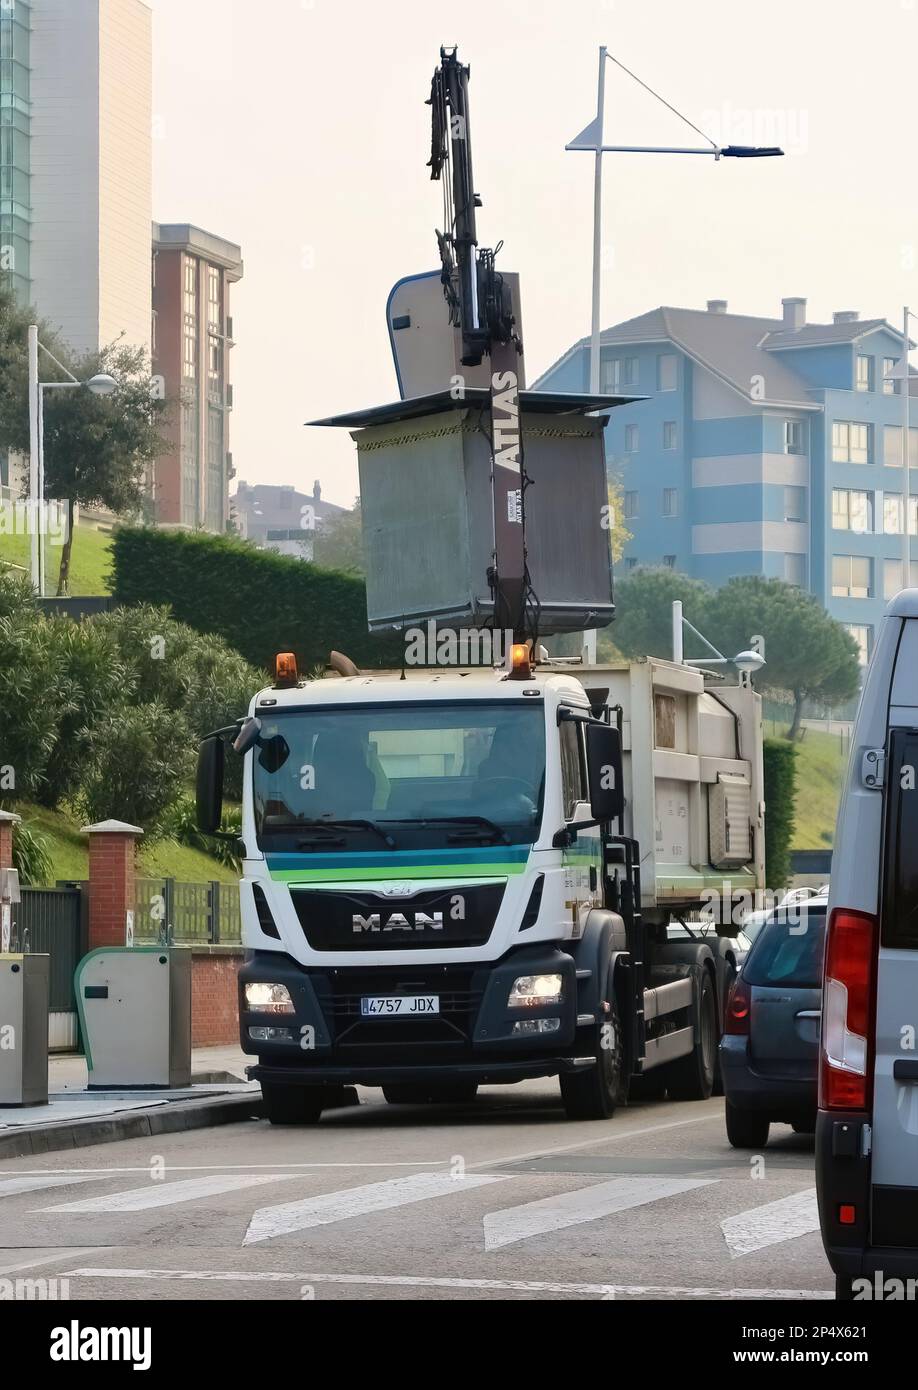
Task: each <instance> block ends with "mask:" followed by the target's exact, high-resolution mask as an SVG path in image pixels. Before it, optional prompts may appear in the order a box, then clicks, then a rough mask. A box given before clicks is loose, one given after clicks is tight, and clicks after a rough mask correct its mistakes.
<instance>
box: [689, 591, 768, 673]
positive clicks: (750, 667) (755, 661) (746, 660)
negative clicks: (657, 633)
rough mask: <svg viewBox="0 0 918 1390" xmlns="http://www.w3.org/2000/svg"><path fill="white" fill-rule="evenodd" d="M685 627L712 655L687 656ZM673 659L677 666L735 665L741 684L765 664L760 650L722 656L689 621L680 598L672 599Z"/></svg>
mask: <svg viewBox="0 0 918 1390" xmlns="http://www.w3.org/2000/svg"><path fill="white" fill-rule="evenodd" d="M686 628H688V630H689V632H693V633H694V634H695V636H696V637H697V638H698V639H699V641H701V642H703V643H704V645H705V646H706V647H707V649H708V651H709V652H713V653H714V655H713V656H693V657H687V656H686V655H685V647H684V640H683V639H684V634H685V629H686ZM752 640H753V642H754V641H755V640H756V639H755V638H754V637H753V639H752ZM673 661H674V662H675V664H676V665H677V666H699V667H704V666H735V667H736V669H737V671H739V673H740V684H741V685H748V684H749V682H750V681H751V679H752V677H753V676H754V675H755V673H756V671H761V669H762V667H763V666H764V665H765V658H764V656H762V654H761V652H756V651H752V650H749V651H744V652H737V654H736V656H724V654H723V652H721V651H718V650H717V648H716V647H715V646H714V643H713V642H709V641H708V639H707V638H706V637H705V635H704V633H703V632H699V631H698V629H697V627H695V626H694V625H693V624H692V623H690V622H689V620H688V618H687V617H686V616H685V614H684V613H683V611H682V600H681V599H673Z"/></svg>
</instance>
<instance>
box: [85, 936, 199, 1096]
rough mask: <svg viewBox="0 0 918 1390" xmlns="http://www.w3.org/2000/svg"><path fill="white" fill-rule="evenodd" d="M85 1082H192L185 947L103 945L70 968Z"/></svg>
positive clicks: (116, 1085)
mask: <svg viewBox="0 0 918 1390" xmlns="http://www.w3.org/2000/svg"><path fill="white" fill-rule="evenodd" d="M74 985H75V989H76V997H77V1008H78V1009H79V1013H80V1024H81V1027H82V1032H83V1045H84V1049H85V1052H86V1064H87V1067H88V1069H89V1088H90V1090H93V1089H100V1088H101V1089H107V1090H111V1089H117V1090H128V1089H131V1088H147V1087H154V1086H167V1087H179V1086H189V1085H190V1084H191V952H190V951H189V950H187V949H183V948H181V947H178V948H176V947H168V948H163V947H159V946H103V947H99V948H98V949H97V950H95V951H90V952H89V955H87V956H84V957H83V959H82V960H81V961H80V963H79V965H78V966H77V968H76V975H75V977H74Z"/></svg>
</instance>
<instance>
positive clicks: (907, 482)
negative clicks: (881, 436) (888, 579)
mask: <svg viewBox="0 0 918 1390" xmlns="http://www.w3.org/2000/svg"><path fill="white" fill-rule="evenodd" d="M910 318H912V319H918V314H913V313H912V311H911V309H909V307H908V305H905V306H904V307H903V310H902V358H901V360H900V361H899V362H897V363H896V365H895V366H894V367H893V369H892V371H891V372H887V373H886V374H885V375H884V377H883V380H884V381H901V383H902V386H901V388H900V389H901V392H902V587H903V589H908V588H910V587H911V582H912V566H911V544H910V537H909V531H908V512H909V506H908V504H909V500H910V494H911V475H910V473H909V468H910V466H911V464H910V460H909V447H908V442H909V395H910V392H909V387H910V385H911V381H912V378H911V375H910V373H909V365H908V349H909V341H908V321H909V319H910Z"/></svg>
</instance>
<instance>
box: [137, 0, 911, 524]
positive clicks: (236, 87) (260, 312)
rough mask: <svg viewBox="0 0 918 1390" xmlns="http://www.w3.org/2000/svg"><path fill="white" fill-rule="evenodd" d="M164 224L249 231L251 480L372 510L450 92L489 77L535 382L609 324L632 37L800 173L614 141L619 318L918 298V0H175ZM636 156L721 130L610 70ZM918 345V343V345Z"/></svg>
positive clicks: (239, 329) (163, 133)
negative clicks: (661, 307)
mask: <svg viewBox="0 0 918 1390" xmlns="http://www.w3.org/2000/svg"><path fill="white" fill-rule="evenodd" d="M149 3H150V4H151V7H152V9H153V12H154V49H155V72H154V111H155V113H156V117H157V120H156V122H155V125H154V129H155V131H156V132H157V138H156V139H155V141H154V179H155V182H154V216H155V217H156V219H157V220H158V221H163V222H172V221H175V222H182V221H188V222H193V223H196V224H197V225H199V226H201V227H204V228H206V229H207V230H208V231H212V232H214V233H216V234H217V235H221V236H225V237H227V238H228V239H230V240H232V241H237V242H239V243H240V245H241V246H242V249H243V255H244V257H245V278H244V280H243V281H242V282H241V284H239V285H237V286H236V287H235V289H234V305H233V315H234V320H235V324H234V328H235V335H236V339H237V344H238V345H237V347H236V348H235V349H234V352H233V358H232V377H233V380H234V383H235V388H236V409H235V411H234V414H233V421H232V449H233V453H234V458H235V463H236V467H237V470H238V473H239V476H240V477H242V478H245V479H246V480H247V481H249V482H277V483H279V482H288V483H292V484H294V485H296V486H298V487H301V488H305V489H307V490H311V487H312V482H313V479H315V478H319V479H320V480H321V482H322V486H323V495H324V496H325V497H326V498H327V499H328V500H330V501H336V502H341V503H344V504H350V502H351V501H352V500H353V497H354V495H355V493H356V489H357V469H356V457H355V454H354V446H353V444H352V443H351V440H350V439H349V437H348V435H347V433H346V432H342V431H330V430H306V429H304V428H303V422H304V421H306V420H308V419H314V418H316V417H318V416H324V415H329V414H332V413H334V412H336V411H343V410H348V409H357V408H359V407H362V406H369V405H373V404H380V403H382V402H384V401H388V400H393V399H395V398H396V397H397V394H398V392H397V389H396V385H395V376H394V372H393V369H392V363H391V356H390V353H389V346H388V339H387V334H386V327H385V303H386V297H387V294H388V291H389V289H390V287H391V286H392V284H393V283H394V282H395V281H396V280H397V279H399V278H400V277H401V276H403V275H406V274H412V273H417V272H418V271H422V270H429V269H433V268H434V267H435V266H436V264H437V254H436V241H435V237H434V227H435V226H436V225H438V223H439V220H440V189H439V185H436V184H431V183H430V182H429V178H428V171H427V169H426V168H425V165H426V162H427V159H428V157H429V150H430V130H429V115H430V113H429V109H428V108H427V107H426V106H425V105H424V101H425V99H426V97H427V95H428V92H429V83H430V77H431V74H432V72H433V69H434V67H435V65H436V63H437V60H438V53H439V45H440V44H441V43H447V44H452V43H458V44H459V52H460V56H461V58H462V59H463V61H464V62H467V63H470V64H471V68H472V81H471V116H472V135H473V152H474V161H475V182H476V186H477V191H478V192H479V193H480V195H481V197H482V200H483V204H484V206H483V208H482V210H481V212H480V213H479V222H478V230H479V237H480V240H481V242H482V244H483V245H486V246H493V245H494V244H495V243H496V242H497V241H498V240H500V239H501V238H502V239H503V241H504V250H503V252H502V255H501V260H500V262H499V264H501V265H502V266H503V268H504V269H507V270H517V271H519V272H520V274H521V277H522V290H523V319H524V328H525V346H526V364H527V373H528V376H529V379H530V380H534V379H535V377H536V375H537V374H538V373H539V372H541V371H542V370H544V368H545V367H546V366H548V365H549V364H550V363H551V362H552V361H553V360H554V359H555V358H556V357H557V356H559V355H560V354H561V353H562V352H563V351H564V350H565V349H566V348H567V347H569V346H570V344H571V343H572V342H573V341H574V340H575V339H576V338H578V337H580V336H582V335H583V334H585V333H587V332H588V331H589V312H590V309H589V306H590V247H591V236H592V231H591V227H592V159H591V157H590V156H589V155H587V154H566V153H565V152H564V145H565V143H566V142H567V141H569V140H571V139H572V138H573V137H574V136H575V135H576V134H577V133H578V132H579V131H580V130H581V129H582V128H583V127H584V126H585V125H586V124H587V123H588V122H589V121H590V120H591V119H592V117H593V115H594V113H595V106H596V67H597V49H598V47H599V45H600V44H601V43H605V44H606V45H607V46H608V48H609V49H610V51H611V52H612V53H614V54H615V55H616V56H617V57H619V58H620V59H621V60H622V62H624V63H625V64H626V65H627V66H628V67H630V68H631V69H632V70H634V71H635V72H636V73H638V74H639V75H640V76H641V77H642V78H643V79H644V80H645V81H646V82H648V83H649V84H650V85H651V86H653V87H655V88H656V89H657V90H659V91H661V92H662V94H663V95H664V96H665V97H666V98H667V100H668V101H670V102H671V103H672V104H673V105H675V106H677V107H679V108H680V109H681V110H682V111H684V112H685V114H686V115H687V116H688V117H689V118H690V119H691V120H692V121H694V122H695V123H696V124H698V125H700V126H702V127H704V128H706V129H707V130H708V132H709V133H710V134H711V135H712V137H713V138H714V139H716V140H719V141H720V142H721V143H730V142H731V141H732V142H734V143H759V144H774V143H778V144H782V145H784V146H785V148H786V149H787V150H788V152H789V155H788V157H787V158H785V159H783V160H762V161H757V160H749V161H739V160H725V161H721V162H720V163H717V164H715V162H714V160H713V159H707V158H694V157H692V158H689V157H679V158H674V157H666V156H659V155H652V156H643V155H607V156H606V159H605V163H604V179H605V198H604V260H605V264H606V271H605V276H604V286H603V316H602V317H603V325H604V326H606V325H608V324H612V323H615V322H617V321H618V320H620V319H624V318H628V317H629V316H631V315H633V314H636V313H641V312H643V311H644V310H646V309H649V308H652V307H653V306H655V305H657V304H661V303H662V304H675V305H684V306H687V307H697V308H703V307H704V304H705V301H706V300H707V299H709V298H723V299H727V300H728V301H729V307H730V310H731V311H734V312H738V313H750V314H774V315H776V316H779V315H780V312H781V310H780V301H781V298H782V296H785V295H803V296H806V297H807V299H808V301H809V303H808V308H807V314H808V317H809V318H810V319H815V320H827V319H831V314H832V311H833V310H835V309H859V310H860V312H861V315H862V317H872V316H884V315H885V316H886V317H887V318H890V319H891V320H892V321H894V322H896V323H897V324H898V323H899V322H901V306H902V304H903V303H905V302H911V303H912V304H914V305H915V306H916V308H918V179H916V177H915V165H916V136H915V131H916V128H918V123H916V116H915V94H916V89H918V0H872V3H871V4H869V5H867V4H864V3H863V0H768V3H767V4H763V3H761V0H754V2H753V0H454V3H452V4H446V3H443V0H387V2H386V3H380V0H257V3H253V0H149ZM606 139H607V141H609V142H610V143H622V144H626V143H636V144H655V143H674V144H679V145H681V144H689V145H691V144H695V143H697V137H695V136H694V135H693V133H692V132H691V131H689V130H688V129H687V128H686V127H684V126H680V124H679V123H678V122H677V121H676V118H675V117H673V116H671V115H670V114H669V113H668V112H666V111H665V110H664V109H663V108H662V107H659V106H657V105H656V104H655V103H653V102H652V101H651V99H650V98H649V97H647V96H646V94H644V93H642V92H641V91H640V89H639V88H637V87H635V86H634V84H633V83H631V82H630V81H629V79H627V78H626V77H624V75H623V74H621V73H620V72H619V71H618V70H617V69H616V68H614V67H613V66H611V65H610V66H609V69H608V74H607V86H606ZM913 336H918V334H915V333H913Z"/></svg>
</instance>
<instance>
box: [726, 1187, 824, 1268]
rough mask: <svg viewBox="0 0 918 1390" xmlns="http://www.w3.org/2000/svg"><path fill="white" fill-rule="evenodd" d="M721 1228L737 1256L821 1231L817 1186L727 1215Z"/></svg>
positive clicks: (731, 1252)
mask: <svg viewBox="0 0 918 1390" xmlns="http://www.w3.org/2000/svg"><path fill="white" fill-rule="evenodd" d="M720 1229H721V1230H722V1231H723V1233H724V1240H725V1241H726V1242H727V1248H728V1250H729V1251H730V1254H731V1256H732V1257H733V1258H734V1259H736V1258H737V1256H739V1255H750V1254H752V1252H753V1251H754V1250H764V1249H765V1248H766V1246H769V1245H780V1244H781V1242H782V1241H785V1240H795V1239H796V1237H797V1236H807V1235H810V1234H811V1233H812V1232H813V1231H818V1230H819V1208H818V1206H817V1204H816V1189H815V1187H809V1188H807V1189H806V1191H805V1192H795V1193H794V1194H793V1196H791V1197H782V1198H780V1200H779V1201H777V1202H766V1203H765V1205H764V1206H761V1207H751V1208H750V1209H749V1211H741V1212H738V1213H737V1215H736V1216H728V1217H726V1218H725V1219H724V1220H723V1221H722V1222H721V1223H720Z"/></svg>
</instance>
